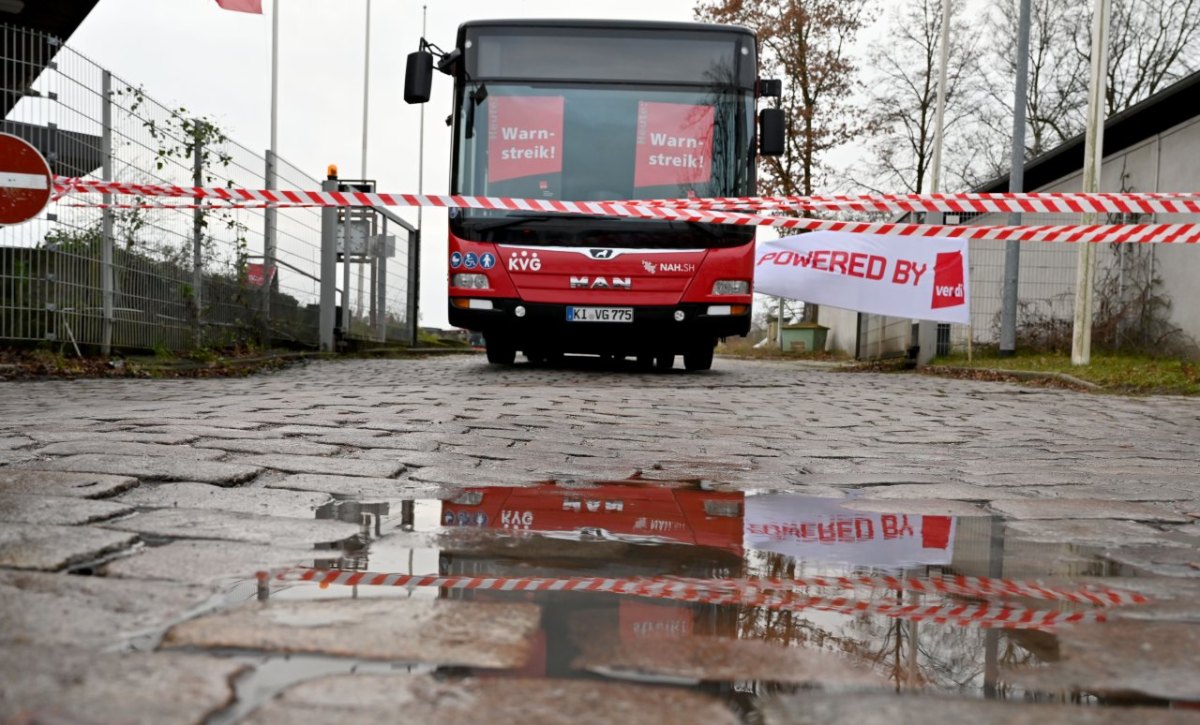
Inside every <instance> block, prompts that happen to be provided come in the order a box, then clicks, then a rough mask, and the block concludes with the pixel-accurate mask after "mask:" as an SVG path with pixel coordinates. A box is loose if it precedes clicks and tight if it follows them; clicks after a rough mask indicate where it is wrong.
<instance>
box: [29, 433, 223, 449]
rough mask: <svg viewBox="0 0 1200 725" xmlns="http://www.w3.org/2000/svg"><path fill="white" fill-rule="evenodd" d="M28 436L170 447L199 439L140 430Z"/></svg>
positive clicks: (54, 440)
mask: <svg viewBox="0 0 1200 725" xmlns="http://www.w3.org/2000/svg"><path fill="white" fill-rule="evenodd" d="M28 435H29V437H30V438H33V439H34V440H36V441H38V442H39V443H60V442H68V441H111V442H121V441H128V442H132V443H159V444H162V445H168V446H176V445H184V444H187V443H191V442H192V441H194V440H196V439H197V438H199V435H197V434H194V433H181V432H171V433H147V432H144V431H139V430H112V431H97V430H34V431H30V432H29V433H28Z"/></svg>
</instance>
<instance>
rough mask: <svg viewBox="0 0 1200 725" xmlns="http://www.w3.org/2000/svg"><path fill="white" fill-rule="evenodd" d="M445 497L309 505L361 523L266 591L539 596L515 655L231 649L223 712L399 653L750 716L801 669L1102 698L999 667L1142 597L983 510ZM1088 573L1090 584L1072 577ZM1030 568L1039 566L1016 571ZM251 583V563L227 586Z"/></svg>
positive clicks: (1033, 662)
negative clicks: (472, 662) (529, 633)
mask: <svg viewBox="0 0 1200 725" xmlns="http://www.w3.org/2000/svg"><path fill="white" fill-rule="evenodd" d="M452 495H453V498H451V499H447V500H416V501H389V502H372V503H363V502H358V501H349V500H343V501H335V502H333V503H331V504H328V505H327V506H325V507H322V509H321V510H320V511H319V512H318V513H317V516H318V518H336V519H341V520H343V521H351V522H355V523H358V524H360V525H361V527H362V532H361V534H360V535H359V536H358V537H355V539H354V540H352V541H350V542H341V543H338V544H327V545H322V546H319V547H317V550H316V551H315V552H314V555H313V560H312V561H311V562H307V563H306V565H305V566H302V567H298V568H295V569H291V570H288V571H283V572H278V571H277V572H273V573H272V579H271V581H270V585H269V592H268V591H263V590H262V588H261V587H260V591H259V595H260V597H261V596H264V595H269V598H270V600H271V601H276V600H285V601H286V600H290V601H295V600H310V599H337V598H350V597H356V598H366V597H413V598H429V599H447V600H460V601H476V602H528V603H533V604H536V605H538V607H539V608H540V612H541V614H540V624H539V626H538V629H537V632H536V635H535V641H534V644H533V649H532V655H531V656H530V657H529V658H528V660H527V661H526V662H525V664H524V665H523V666H522V667H520V668H516V669H510V670H494V669H480V668H464V667H461V666H454V667H444V666H443V667H439V666H427V665H421V666H416V667H412V666H408V665H405V664H404V663H367V662H357V661H350V660H344V659H339V658H325V657H283V656H279V655H256V654H247V653H239V654H238V656H243V657H246V658H247V661H248V662H252V663H253V664H254V665H255V666H256V670H255V671H254V673H253V674H251V675H249V676H247V677H245V678H243V681H242V682H241V683H240V684H239V704H238V705H237V706H236V707H235V708H234V710H233V711H231V712H230V713H228V715H229V716H230V719H236V718H237V716H240V715H241V714H245V712H247V711H248V710H249V709H250V708H252V707H254V706H255V705H256V703H261V702H262V701H263V700H264V699H265V698H267V697H269V696H270V695H272V694H273V693H275V692H278V691H279V690H280V689H281V688H283V687H285V686H287V685H289V684H293V683H295V682H297V681H300V680H303V679H308V678H311V677H314V676H317V675H320V674H327V673H329V672H351V671H381V670H388V671H396V670H397V669H400V670H404V669H408V670H411V671H420V672H433V673H436V674H439V675H444V676H448V677H453V676H460V675H464V674H467V675H475V676H482V677H493V678H494V677H505V676H518V675H519V676H523V677H530V676H533V677H553V678H605V679H610V680H618V681H626V682H638V683H655V684H666V685H671V686H676V687H685V688H695V689H697V690H700V691H703V692H706V693H709V694H713V695H716V696H718V697H719V698H721V699H722V700H723V701H724V702H725V703H726V704H727V705H728V706H729V707H730V708H731V709H732V710H734V711H735V712H737V713H738V714H739V715H741V716H742V717H743V719H744V720H746V721H750V722H753V721H755V720H756V719H758V718H757V716H756V713H757V712H758V703H759V701H760V698H762V697H763V696H764V695H767V694H770V693H776V692H781V691H782V692H789V691H794V690H797V689H803V688H806V687H811V686H813V684H814V682H815V683H816V684H818V685H819V686H821V687H824V688H825V689H833V690H835V691H837V690H838V689H839V688H840V689H841V690H843V691H851V692H852V691H859V690H863V691H865V690H871V691H877V690H878V689H880V687H882V688H883V689H886V690H892V691H898V692H907V691H918V692H924V693H942V694H956V695H973V696H978V697H986V698H995V699H1020V700H1039V701H1075V702H1080V701H1082V702H1084V703H1092V704H1100V703H1098V701H1097V700H1096V699H1095V698H1091V697H1079V696H1075V695H1071V694H1069V693H1064V692H1034V691H1029V690H1027V689H1025V688H1022V687H1019V686H1017V685H1014V684H1011V683H1010V681H1009V678H1008V673H1011V672H1018V671H1021V670H1024V669H1028V668H1036V667H1038V666H1039V665H1041V664H1044V663H1048V662H1054V661H1055V660H1056V659H1057V658H1058V644H1057V639H1056V636H1055V630H1056V627H1058V626H1060V625H1061V624H1062V623H1064V622H1069V621H1075V620H1085V621H1094V620H1099V619H1103V618H1104V617H1105V614H1106V612H1111V611H1112V606H1113V605H1117V606H1137V605H1138V602H1137V601H1133V600H1131V599H1129V598H1125V597H1124V595H1123V594H1122V593H1120V592H1119V590H1117V593H1115V594H1114V593H1113V591H1110V590H1107V589H1106V588H1105V587H1103V586H1100V585H1099V584H1097V583H1096V582H1095V580H1094V579H1093V578H1094V577H1105V576H1113V575H1129V574H1132V572H1127V571H1120V570H1119V569H1118V568H1117V567H1116V565H1114V564H1112V563H1111V562H1109V561H1106V560H1104V559H1102V558H1100V557H1099V556H1096V555H1094V554H1093V553H1091V552H1088V551H1087V550H1085V549H1081V548H1077V547H1073V546H1069V545H1060V544H1046V543H1032V542H1028V541H1023V540H1021V539H1020V538H1015V537H1013V536H1009V535H1006V527H1005V525H1004V524H1003V523H1002V522H1001V521H999V520H996V519H994V518H991V517H988V516H970V517H953V516H941V515H933V516H931V515H916V514H911V513H909V514H906V513H886V512H864V511H858V510H853V509H852V508H850V507H849V505H852V503H851V502H852V501H853V498H851V499H848V500H833V499H826V498H813V497H805V496H795V495H788V494H783V493H771V492H762V493H743V492H730V491H722V490H710V489H709V488H707V487H706V486H704V485H701V484H697V483H694V482H693V483H683V482H680V483H670V482H654V483H651V482H643V481H622V482H607V483H596V484H575V485H555V484H541V485H538V486H534V487H526V488H517V487H479V488H469V489H463V490H461V491H456V492H454V493H453V494H452ZM1083 577H1087V578H1088V579H1089V583H1087V584H1081V583H1079V580H1080V579H1081V578H1083ZM1033 579H1037V580H1042V581H1044V582H1049V583H1047V584H1045V585H1044V587H1042V588H1038V587H1036V586H1032V585H1027V584H1024V582H1028V581H1029V580H1033ZM1018 582H1019V583H1018ZM253 596H254V582H253V580H247V581H246V582H244V583H242V584H241V585H239V587H238V588H237V589H236V590H235V592H234V593H232V594H231V602H232V601H233V600H238V599H247V598H252V597H253ZM1098 605H1103V606H1098ZM731 642H733V643H734V644H739V645H740V644H741V643H746V642H759V643H766V645H769V647H767V648H766V649H755V647H756V646H757V645H746V646H734V647H729V646H727V645H729V644H730V643H731ZM766 645H764V647H765V646H766ZM781 648H796V649H800V650H805V651H809V652H813V651H815V652H820V653H823V654H827V655H832V656H834V657H836V658H838V660H839V661H840V662H841V663H843V664H844V665H846V668H845V669H846V671H847V672H853V673H855V674H854V676H846V677H843V676H840V675H838V674H837V673H828V676H826V677H822V676H820V673H818V676H816V677H812V676H811V673H809V674H805V673H801V672H799V671H792V670H789V669H788V667H787V664H786V662H787V660H786V658H785V659H784V660H778V659H777V658H775V654H777V653H778V652H779V650H780V649H781ZM781 661H782V662H783V663H784V664H782V665H781V664H780V662H781ZM806 678H807V679H806Z"/></svg>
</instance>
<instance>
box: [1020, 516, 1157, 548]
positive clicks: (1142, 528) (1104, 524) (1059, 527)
mask: <svg viewBox="0 0 1200 725" xmlns="http://www.w3.org/2000/svg"><path fill="white" fill-rule="evenodd" d="M1005 529H1006V531H1007V532H1008V534H1007V535H1008V536H1009V537H1010V538H1019V539H1021V540H1022V541H1035V542H1047V543H1062V544H1080V545H1090V546H1106V545H1112V544H1117V543H1123V544H1130V543H1149V542H1162V541H1164V539H1165V534H1164V533H1163V532H1162V531H1159V530H1158V529H1155V528H1154V527H1152V526H1147V525H1146V524H1139V523H1137V522H1134V521H1111V520H1108V519H1067V520H1063V521H1055V520H1047V519H1039V520H1036V521H1009V522H1007V524H1006V525H1005Z"/></svg>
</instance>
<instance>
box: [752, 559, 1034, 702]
mask: <svg viewBox="0 0 1200 725" xmlns="http://www.w3.org/2000/svg"><path fill="white" fill-rule="evenodd" d="M807 568H808V567H806V566H805V563H804V562H797V561H796V560H795V559H793V558H791V557H788V556H785V555H782V554H777V553H774V552H761V551H750V552H747V555H746V569H747V572H748V573H749V574H750V575H751V576H760V577H770V578H781V579H795V578H797V577H800V578H803V577H804V576H806V575H807V574H808V573H811V572H807V571H806V569H807ZM839 594H840V595H845V594H846V593H845V592H839ZM907 596H908V599H907V600H906V599H905V593H904V592H897V591H890V590H888V591H872V592H870V593H866V592H859V593H857V595H856V597H857V598H859V599H862V598H866V599H868V600H869V601H871V602H885V601H887V602H893V603H896V604H903V603H905V602H908V603H912V602H913V601H914V600H913V597H918V598H919V596H920V595H917V594H914V593H911V592H909V593H907ZM914 635H915V636H914ZM738 636H739V637H741V638H744V639H764V640H768V641H773V642H777V643H780V644H785V645H791V646H800V647H812V648H815V649H821V650H825V651H828V652H832V653H836V654H840V655H843V656H847V657H850V658H851V659H853V660H855V661H857V662H859V663H863V664H866V665H868V666H870V667H871V668H872V669H874V670H875V671H876V672H878V673H879V674H880V675H882V676H883V677H885V678H887V679H888V680H889V681H890V682H892V683H893V685H894V688H895V689H896V691H901V690H904V689H936V690H941V691H947V692H967V691H974V692H983V693H984V694H986V695H987V696H988V697H997V698H1007V697H1009V696H1011V695H1012V694H1013V690H1012V688H1011V687H1010V686H1008V685H1007V684H1006V683H1004V682H1003V681H1001V680H998V679H996V678H995V677H994V675H993V676H990V677H989V676H988V673H986V672H985V653H986V650H987V647H986V646H985V645H986V644H987V643H986V642H985V640H986V639H987V638H989V637H993V638H995V643H994V645H993V646H996V647H998V652H999V655H998V660H999V664H1000V665H1002V666H1003V667H1005V668H1010V667H1030V666H1036V665H1037V664H1040V663H1042V662H1046V661H1052V660H1054V659H1057V645H1056V642H1055V639H1054V637H1053V635H1050V634H1047V633H1044V632H1036V631H1031V630H1013V631H1008V630H1005V631H997V630H985V629H979V628H975V627H962V626H954V625H949V624H934V623H922V624H920V625H916V626H914V623H912V622H908V621H905V620H903V619H899V618H893V617H884V616H881V615H870V614H861V615H849V614H838V613H833V612H820V611H815V612H814V611H809V610H803V609H800V610H785V609H772V608H769V607H741V608H740V609H739V611H738ZM914 640H915V642H916V647H915V648H914V646H913V643H914Z"/></svg>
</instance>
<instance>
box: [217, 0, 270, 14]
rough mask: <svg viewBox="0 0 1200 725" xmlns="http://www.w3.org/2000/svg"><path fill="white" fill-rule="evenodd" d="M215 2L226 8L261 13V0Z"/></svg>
mask: <svg viewBox="0 0 1200 725" xmlns="http://www.w3.org/2000/svg"><path fill="white" fill-rule="evenodd" d="M217 4H218V5H220V6H221V7H223V8H225V9H226V10H236V11H238V12H239V13H254V14H256V15H262V0H217Z"/></svg>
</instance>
